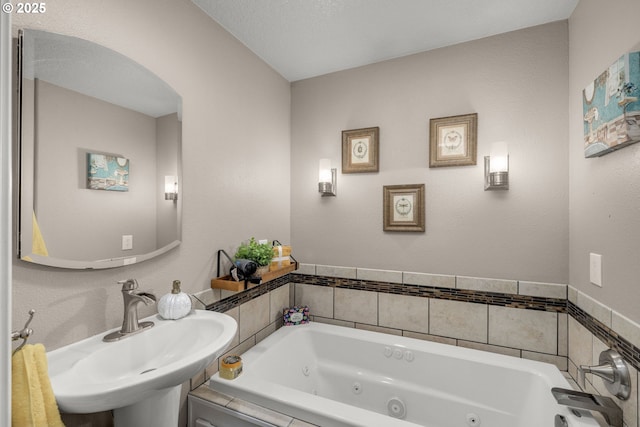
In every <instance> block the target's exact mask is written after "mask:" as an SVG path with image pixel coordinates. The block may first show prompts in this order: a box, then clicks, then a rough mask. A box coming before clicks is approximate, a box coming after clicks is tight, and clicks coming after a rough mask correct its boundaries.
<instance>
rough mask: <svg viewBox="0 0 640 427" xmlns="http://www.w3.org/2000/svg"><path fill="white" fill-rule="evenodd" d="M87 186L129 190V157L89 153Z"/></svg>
mask: <svg viewBox="0 0 640 427" xmlns="http://www.w3.org/2000/svg"><path fill="white" fill-rule="evenodd" d="M87 165H88V170H87V188H89V189H91V190H107V191H129V159H126V158H124V157H116V156H109V155H106V154H95V153H87Z"/></svg>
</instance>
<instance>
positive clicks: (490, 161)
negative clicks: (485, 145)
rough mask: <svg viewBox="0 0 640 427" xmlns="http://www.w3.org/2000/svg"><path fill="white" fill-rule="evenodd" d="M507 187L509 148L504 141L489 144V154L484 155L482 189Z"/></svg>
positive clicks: (503, 188)
mask: <svg viewBox="0 0 640 427" xmlns="http://www.w3.org/2000/svg"><path fill="white" fill-rule="evenodd" d="M508 189H509V149H508V147H507V143H506V142H494V143H493V144H491V155H490V156H485V157H484V191H487V190H508Z"/></svg>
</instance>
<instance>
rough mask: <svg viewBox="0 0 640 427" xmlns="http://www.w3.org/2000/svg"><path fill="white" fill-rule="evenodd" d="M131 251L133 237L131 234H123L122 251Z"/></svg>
mask: <svg viewBox="0 0 640 427" xmlns="http://www.w3.org/2000/svg"><path fill="white" fill-rule="evenodd" d="M131 249H133V236H132V235H131V234H124V235H123V236H122V250H123V251H129V250H131Z"/></svg>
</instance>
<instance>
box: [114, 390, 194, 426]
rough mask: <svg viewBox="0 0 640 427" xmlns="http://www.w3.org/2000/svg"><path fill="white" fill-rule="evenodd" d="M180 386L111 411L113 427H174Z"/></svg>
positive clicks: (178, 407) (176, 421)
mask: <svg viewBox="0 0 640 427" xmlns="http://www.w3.org/2000/svg"><path fill="white" fill-rule="evenodd" d="M181 389H182V385H178V386H175V387H170V388H165V389H163V390H158V391H156V392H154V393H153V394H152V395H151V396H149V397H148V398H146V399H144V400H141V401H140V402H137V403H134V404H133V405H129V406H125V407H124V408H118V409H114V410H113V422H114V426H115V427H130V426H136V427H176V426H177V425H178V415H179V413H180V392H181Z"/></svg>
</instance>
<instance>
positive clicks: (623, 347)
mask: <svg viewBox="0 0 640 427" xmlns="http://www.w3.org/2000/svg"><path fill="white" fill-rule="evenodd" d="M567 312H568V313H569V315H570V316H571V317H573V318H574V319H576V320H577V321H578V323H580V324H581V325H582V326H584V327H585V328H586V329H587V330H588V331H589V332H591V333H592V334H593V335H594V336H596V337H597V338H598V339H600V340H601V341H602V342H604V343H605V344H606V345H607V346H608V347H611V348H613V349H615V350H616V351H617V352H618V353H620V355H621V356H622V357H623V358H624V360H626V361H627V363H629V364H631V365H632V366H633V367H634V368H636V369H638V370H640V349H639V348H638V347H636V346H634V345H633V344H631V343H630V342H629V341H627V340H626V339H624V338H623V337H621V336H620V335H619V334H618V333H617V332H616V331H614V330H613V329H611V328H609V327H608V326H606V325H605V324H603V323H602V322H600V321H599V320H598V319H596V318H595V317H593V316H591V315H590V314H588V313H587V312H585V311H584V310H582V309H581V308H580V307H578V306H577V305H575V304H574V303H573V302H571V301H567Z"/></svg>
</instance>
